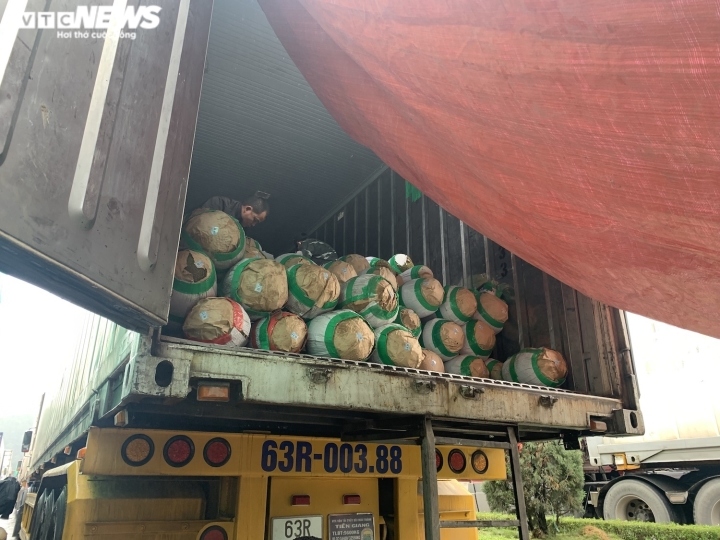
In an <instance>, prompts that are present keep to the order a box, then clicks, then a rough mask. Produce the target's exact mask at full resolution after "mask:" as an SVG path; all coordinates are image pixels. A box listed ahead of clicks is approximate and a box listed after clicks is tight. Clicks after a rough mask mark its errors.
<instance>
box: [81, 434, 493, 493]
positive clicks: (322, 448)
mask: <svg viewBox="0 0 720 540" xmlns="http://www.w3.org/2000/svg"><path fill="white" fill-rule="evenodd" d="M136 434H143V435H146V436H148V437H149V438H150V439H151V440H152V441H153V444H154V453H153V456H152V458H151V459H150V460H149V461H148V462H147V463H146V464H144V465H142V466H139V467H136V466H132V465H129V464H127V463H126V462H125V461H123V459H122V457H121V448H122V445H123V443H124V442H125V441H126V440H127V439H128V438H129V437H131V436H133V435H136ZM175 435H186V436H187V437H189V438H190V439H191V440H192V442H193V444H194V446H195V455H194V457H193V459H192V460H191V461H190V462H189V463H188V464H187V465H186V466H184V467H172V466H171V465H169V464H168V463H166V462H165V459H164V458H163V448H164V446H165V444H166V443H167V442H168V440H169V439H170V438H172V437H174V436H175ZM216 437H222V438H224V439H225V440H227V442H228V443H229V444H230V447H231V449H232V451H231V456H230V459H229V460H228V462H227V463H226V464H225V465H223V466H221V467H212V466H210V465H208V464H207V463H206V462H205V460H204V459H203V449H204V447H205V445H206V444H207V443H208V442H209V441H210V440H211V439H213V438H216ZM458 448H459V449H460V450H461V451H463V452H464V453H465V456H466V460H467V467H466V468H465V470H464V471H463V472H462V473H459V474H456V473H454V472H452V471H451V470H450V468H449V467H448V454H449V452H450V450H451V447H438V449H439V450H440V452H441V453H442V454H443V463H444V465H443V468H442V469H441V470H440V471H439V472H438V478H439V479H467V480H470V479H472V480H501V479H505V478H506V470H505V455H504V451H503V450H501V449H496V448H486V449H482V450H483V452H485V454H486V455H487V457H488V470H487V471H486V472H485V473H484V474H477V473H475V471H474V470H473V469H472V467H471V465H470V460H471V456H472V453H473V452H474V451H475V450H476V449H475V448H465V447H458ZM327 452H330V453H331V454H333V455H334V456H335V458H334V460H330V462H331V463H332V466H331V469H334V470H332V471H328V470H326V465H325V464H326V459H325V457H326V453H327ZM391 454H392V455H391ZM398 456H400V457H399V458H398ZM343 457H345V458H347V459H344V458H343ZM393 459H395V461H393ZM393 464H394V465H395V466H394V467H393V466H392V465H393ZM348 465H350V467H349V468H348ZM343 469H345V470H346V471H347V472H343ZM82 471H83V473H85V474H102V475H131V476H148V475H152V476H284V477H292V476H297V477H308V476H323V477H330V476H332V477H360V478H367V477H384V478H420V476H421V472H420V471H421V468H420V449H419V447H418V446H415V445H383V444H372V443H342V442H340V441H339V440H336V439H325V438H312V437H281V436H270V435H258V434H234V433H207V432H182V433H179V432H174V431H163V430H132V429H114V428H112V429H99V428H92V429H91V430H90V433H89V435H88V442H87V452H86V455H85V459H84V460H83V461H82ZM360 471H364V472H360Z"/></svg>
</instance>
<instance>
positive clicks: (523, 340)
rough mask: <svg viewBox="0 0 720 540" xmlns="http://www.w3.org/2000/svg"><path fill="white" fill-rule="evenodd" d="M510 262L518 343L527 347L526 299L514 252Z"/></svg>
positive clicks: (522, 347)
mask: <svg viewBox="0 0 720 540" xmlns="http://www.w3.org/2000/svg"><path fill="white" fill-rule="evenodd" d="M510 262H511V265H512V272H513V288H514V289H515V314H516V316H517V327H518V344H519V345H520V349H524V348H525V347H527V336H526V333H527V332H526V329H525V318H526V315H527V314H526V313H525V300H524V298H523V294H522V291H521V290H520V276H519V275H518V264H517V257H515V254H514V253H511V254H510Z"/></svg>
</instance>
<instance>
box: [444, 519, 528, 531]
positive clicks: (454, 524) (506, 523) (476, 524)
mask: <svg viewBox="0 0 720 540" xmlns="http://www.w3.org/2000/svg"><path fill="white" fill-rule="evenodd" d="M519 526H520V522H519V521H518V520H517V519H510V520H480V521H441V522H440V527H441V528H442V529H471V528H472V529H476V528H480V527H519Z"/></svg>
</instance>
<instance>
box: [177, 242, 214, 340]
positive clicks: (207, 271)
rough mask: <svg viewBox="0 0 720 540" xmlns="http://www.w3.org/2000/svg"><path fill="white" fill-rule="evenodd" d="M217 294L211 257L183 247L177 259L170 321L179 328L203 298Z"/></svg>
mask: <svg viewBox="0 0 720 540" xmlns="http://www.w3.org/2000/svg"><path fill="white" fill-rule="evenodd" d="M208 296H217V277H216V275H215V266H214V265H213V263H212V261H211V260H210V257H208V256H207V255H205V254H204V253H200V252H199V251H192V250H190V249H181V250H180V251H179V252H178V254H177V258H176V259H175V277H174V278H173V291H172V296H171V297H170V317H169V318H170V322H171V323H173V324H174V325H175V328H178V327H179V326H181V325H182V323H183V322H184V321H185V317H186V316H187V314H188V312H189V311H190V309H191V308H192V307H193V306H194V305H195V304H197V303H198V300H200V299H201V298H206V297H208Z"/></svg>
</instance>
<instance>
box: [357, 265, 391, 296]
mask: <svg viewBox="0 0 720 540" xmlns="http://www.w3.org/2000/svg"><path fill="white" fill-rule="evenodd" d="M370 274H372V275H374V276H381V277H384V278H385V279H386V280H387V281H388V283H390V285H392V288H393V290H394V291H397V290H398V284H397V278H396V277H395V273H394V272H393V271H392V270H390V268H388V267H387V266H371V267H370V268H368V269H367V270H365V271H364V272H363V273H362V274H360V275H370Z"/></svg>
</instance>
